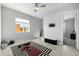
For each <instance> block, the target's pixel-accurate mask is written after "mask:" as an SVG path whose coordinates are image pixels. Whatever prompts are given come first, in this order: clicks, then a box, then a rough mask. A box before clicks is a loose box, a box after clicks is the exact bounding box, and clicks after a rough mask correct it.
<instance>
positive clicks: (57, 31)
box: [43, 4, 79, 45]
mask: <svg viewBox="0 0 79 59" xmlns="http://www.w3.org/2000/svg"><path fill="white" fill-rule="evenodd" d="M77 9H79V4H70V5H67V6H64V7H62V8H59V9H56V10H54V11H51V12H48V13H46V14H45V16H44V18H43V19H44V24H43V25H44V37H45V38H49V39H54V40H56V39H57V40H59V44H60V45H62V44H63V19H64V18H63V13H65V12H67V11H73V10H77ZM50 23H55V24H56V27H53V28H50V27H48V25H49V24H50ZM78 44H79V41H78V42H77V45H78Z"/></svg>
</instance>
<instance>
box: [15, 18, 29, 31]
mask: <svg viewBox="0 0 79 59" xmlns="http://www.w3.org/2000/svg"><path fill="white" fill-rule="evenodd" d="M15 22H16V32H30V22H29V20H25V19H21V18H15Z"/></svg>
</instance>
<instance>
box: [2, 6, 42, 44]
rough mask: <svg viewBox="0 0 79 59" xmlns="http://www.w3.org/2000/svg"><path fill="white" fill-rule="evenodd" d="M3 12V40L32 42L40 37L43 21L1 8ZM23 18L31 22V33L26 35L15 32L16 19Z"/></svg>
mask: <svg viewBox="0 0 79 59" xmlns="http://www.w3.org/2000/svg"><path fill="white" fill-rule="evenodd" d="M1 10H2V11H1V12H2V21H1V23H2V24H1V26H2V27H1V29H2V31H1V32H2V33H1V34H2V40H8V41H9V40H15V41H16V42H18V41H21V40H31V39H34V36H38V35H39V33H40V31H41V30H42V27H41V25H40V24H41V23H42V20H40V19H38V18H35V17H32V16H29V15H27V14H24V13H21V12H18V11H15V10H12V9H9V8H6V7H3V6H2V8H1ZM16 17H18V18H23V19H28V20H30V32H28V33H27V32H25V33H16V30H15V28H16V27H15V18H16Z"/></svg>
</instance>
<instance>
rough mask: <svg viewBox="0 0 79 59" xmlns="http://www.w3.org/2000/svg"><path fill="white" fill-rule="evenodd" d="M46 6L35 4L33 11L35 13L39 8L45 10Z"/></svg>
mask: <svg viewBox="0 0 79 59" xmlns="http://www.w3.org/2000/svg"><path fill="white" fill-rule="evenodd" d="M45 7H46V5H45V4H42V3H35V9H34V12H37V10H38V9H39V8H45Z"/></svg>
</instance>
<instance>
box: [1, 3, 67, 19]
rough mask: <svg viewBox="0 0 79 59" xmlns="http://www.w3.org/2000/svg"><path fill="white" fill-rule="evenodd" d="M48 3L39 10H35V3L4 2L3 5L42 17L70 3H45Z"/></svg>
mask: <svg viewBox="0 0 79 59" xmlns="http://www.w3.org/2000/svg"><path fill="white" fill-rule="evenodd" d="M43 4H46V7H45V8H39V9H38V11H37V12H34V5H35V4H34V3H2V5H3V6H5V7H8V8H11V9H13V10H17V11H20V12H23V13H26V14H28V15H31V16H34V17H37V18H39V19H42V18H43V16H44V14H46V13H47V12H50V11H53V10H55V9H57V8H60V7H63V6H65V5H68V3H43Z"/></svg>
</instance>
